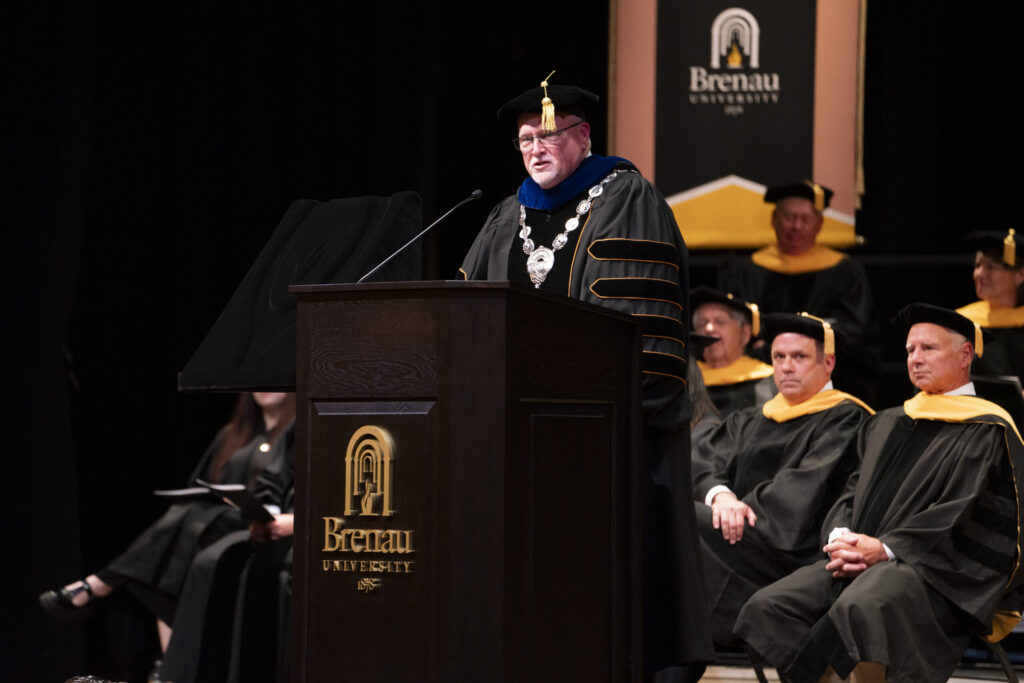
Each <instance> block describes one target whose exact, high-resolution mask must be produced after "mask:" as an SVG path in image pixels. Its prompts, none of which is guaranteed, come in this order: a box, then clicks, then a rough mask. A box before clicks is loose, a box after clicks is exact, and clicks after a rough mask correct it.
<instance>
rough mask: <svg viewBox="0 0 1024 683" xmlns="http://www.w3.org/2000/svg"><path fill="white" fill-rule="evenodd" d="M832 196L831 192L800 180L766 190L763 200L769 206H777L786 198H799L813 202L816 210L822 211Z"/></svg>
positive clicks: (810, 182)
mask: <svg viewBox="0 0 1024 683" xmlns="http://www.w3.org/2000/svg"><path fill="white" fill-rule="evenodd" d="M833 194H835V193H834V192H833V191H832V190H830V189H828V188H827V187H825V186H824V185H819V184H818V183H816V182H814V181H813V180H801V181H800V182H798V183H787V184H786V185H778V186H776V187H770V188H768V191H767V192H765V193H764V200H765V202H767V203H769V204H778V203H779V202H780V201H782V200H783V199H785V198H787V197H800V198H801V199H808V200H810V201H811V202H813V203H814V208H815V209H816V210H818V211H824V210H825V209H827V208H828V204H829V202H831V201H832V195H833Z"/></svg>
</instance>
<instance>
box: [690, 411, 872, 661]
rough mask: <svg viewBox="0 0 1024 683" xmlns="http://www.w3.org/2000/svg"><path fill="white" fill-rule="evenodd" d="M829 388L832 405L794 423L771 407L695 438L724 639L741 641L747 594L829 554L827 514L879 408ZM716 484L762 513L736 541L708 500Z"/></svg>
mask: <svg viewBox="0 0 1024 683" xmlns="http://www.w3.org/2000/svg"><path fill="white" fill-rule="evenodd" d="M829 395H830V396H831V398H832V400H834V401H835V403H834V404H833V405H832V406H831V407H829V408H825V409H822V410H818V411H816V412H808V413H806V414H803V415H801V416H798V417H793V418H791V419H786V420H781V419H780V418H776V419H770V418H768V417H766V416H765V415H764V412H763V410H764V409H763V408H761V407H753V408H747V409H745V410H741V411H738V412H735V413H733V414H732V415H730V416H729V417H728V418H727V419H726V420H725V422H723V423H722V424H721V425H720V426H719V427H718V428H717V429H716V430H715V431H713V432H712V433H711V434H710V435H709V436H708V437H707V439H706V440H703V441H701V442H697V443H695V444H694V449H693V451H694V452H693V485H694V496H693V497H694V501H695V505H696V509H697V519H698V523H699V526H700V532H701V545H702V550H703V552H704V576H705V579H706V581H707V586H708V591H707V592H708V598H709V600H710V601H711V623H712V627H713V632H714V636H715V642H716V643H718V644H720V645H726V646H730V645H736V644H738V643H737V641H736V640H735V638H734V637H733V636H732V627H733V624H734V623H735V620H736V615H737V614H739V611H740V608H741V607H743V604H744V603H745V602H746V601H747V598H749V597H750V596H751V595H753V594H754V592H755V591H757V590H758V589H760V588H763V587H764V586H767V585H768V584H770V583H772V582H773V581H776V580H778V579H780V578H782V577H783V576H785V575H786V574H788V573H790V572H792V571H793V570H794V569H796V568H798V567H801V566H803V565H807V564H810V563H811V562H813V561H814V560H815V559H817V558H818V557H819V556H820V549H821V547H820V545H819V543H818V535H819V531H820V529H821V524H822V520H823V519H824V517H825V514H826V513H827V512H828V510H829V509H830V508H831V506H832V504H833V503H834V502H835V500H836V498H837V497H838V496H839V494H840V492H841V491H842V490H843V487H844V486H845V484H846V480H847V478H848V477H849V475H850V473H851V472H853V471H854V470H855V469H856V467H857V465H858V461H857V457H856V452H855V449H854V448H853V445H854V442H855V439H856V435H857V431H858V430H859V429H860V426H861V425H862V424H863V423H864V421H865V420H867V418H868V417H869V415H870V413H869V412H868V411H867V410H866V409H865V408H864V407H862V406H861V405H860V404H859V403H858V402H856V400H855V399H852V397H847V395H846V394H843V393H842V392H838V391H836V392H829ZM781 400H782V398H781V397H777V398H775V399H774V401H775V402H779V401H781ZM797 405H798V406H799V404H797ZM715 486H726V487H728V488H729V490H730V491H732V492H733V493H734V494H735V495H736V497H737V498H739V499H740V500H742V501H743V502H745V503H746V504H747V505H749V506H750V507H751V509H752V510H753V511H754V512H755V514H757V522H756V523H755V525H754V526H753V527H747V529H746V530H745V531H744V535H743V539H742V540H741V541H740V542H739V543H737V544H735V545H731V544H730V543H729V542H728V541H726V540H724V539H723V538H722V532H721V531H720V530H718V529H714V528H713V527H712V526H711V508H710V507H708V506H707V505H705V504H704V500H705V497H706V496H707V494H708V492H709V491H710V490H711V489H712V488H713V487H715Z"/></svg>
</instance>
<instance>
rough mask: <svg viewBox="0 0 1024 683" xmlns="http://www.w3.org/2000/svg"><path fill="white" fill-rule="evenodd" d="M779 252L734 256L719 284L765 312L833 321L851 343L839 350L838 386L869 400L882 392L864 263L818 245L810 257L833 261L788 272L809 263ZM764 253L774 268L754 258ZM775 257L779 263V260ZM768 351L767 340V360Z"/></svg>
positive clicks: (768, 250)
mask: <svg viewBox="0 0 1024 683" xmlns="http://www.w3.org/2000/svg"><path fill="white" fill-rule="evenodd" d="M777 252H778V249H777V247H775V246H771V247H766V248H765V249H762V250H760V251H758V252H755V254H754V255H753V257H752V258H743V259H733V260H732V261H731V262H730V263H729V264H728V266H727V267H726V268H725V269H724V270H723V271H722V273H721V275H720V282H719V288H720V289H721V290H722V291H726V292H732V293H733V294H735V295H736V296H738V297H740V298H742V299H745V300H747V301H753V302H755V303H757V305H758V307H759V308H760V310H761V311H762V312H764V313H800V312H804V311H806V312H807V313H810V314H811V315H815V316H818V317H819V318H825V319H827V320H829V321H831V322H833V323H835V324H836V325H837V326H838V327H839V329H840V330H841V331H842V332H843V334H844V335H845V336H846V340H847V343H846V344H845V345H844V346H843V348H842V349H840V350H839V352H837V354H836V370H835V372H834V373H833V374H832V381H833V382H834V383H835V386H836V388H837V389H841V390H843V391H847V392H849V393H851V394H853V395H854V396H858V397H860V398H862V399H864V400H865V401H867V402H868V403H871V402H872V401H874V399H875V397H876V396H877V395H878V377H879V361H880V358H881V343H880V339H881V337H880V332H879V329H878V321H877V319H876V313H875V304H874V300H873V299H872V296H871V289H870V287H869V286H868V280H867V276H866V275H865V274H864V268H863V267H862V266H861V265H860V264H859V263H857V262H856V261H853V260H852V259H850V258H849V257H847V256H845V255H843V254H840V253H839V252H835V251H833V250H831V249H827V248H825V247H815V249H814V252H813V253H812V255H810V256H808V257H807V259H808V263H815V262H821V263H833V265H829V266H827V267H816V268H814V269H812V270H806V271H803V272H789V271H790V270H802V268H804V267H808V268H810V267H811V266H810V265H807V266H804V265H802V264H803V260H802V257H795V260H794V259H793V258H792V257H791V258H789V259H785V260H782V259H779V258H778V255H777ZM761 254H767V255H768V258H765V259H758V260H760V261H761V262H762V263H768V264H770V265H771V266H772V267H771V268H768V267H763V266H761V265H758V264H757V263H755V261H754V260H753V259H754V258H757V257H758V256H759V255H761ZM830 257H831V258H830ZM812 259H813V260H812ZM776 261H779V263H780V264H779V265H775V264H776ZM794 262H795V263H797V265H796V266H793V265H792V264H793V263H794ZM769 351H770V349H769V348H768V347H767V346H766V347H764V348H763V349H761V350H760V353H761V354H762V356H761V360H765V361H768V360H769V356H768V354H769Z"/></svg>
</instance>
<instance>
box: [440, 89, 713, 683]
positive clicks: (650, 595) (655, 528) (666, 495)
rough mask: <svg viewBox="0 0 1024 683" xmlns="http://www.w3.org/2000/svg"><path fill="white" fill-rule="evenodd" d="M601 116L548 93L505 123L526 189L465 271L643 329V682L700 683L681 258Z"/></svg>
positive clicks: (704, 640)
mask: <svg viewBox="0 0 1024 683" xmlns="http://www.w3.org/2000/svg"><path fill="white" fill-rule="evenodd" d="M550 77H551V76H550V75H549V76H548V78H550ZM597 103H598V97H597V95H595V94H593V93H591V92H588V91H586V90H583V89H582V88H577V87H574V86H569V85H557V84H555V85H549V84H548V82H547V80H545V81H543V82H541V86H540V87H539V88H533V89H532V90H528V91H526V92H524V93H522V94H521V95H519V96H517V97H515V98H513V99H512V100H510V101H508V102H507V103H505V105H504V106H502V107H501V109H499V110H498V120H499V121H500V122H502V123H507V124H511V125H512V126H514V127H515V130H516V131H517V136H516V138H514V139H513V140H512V144H513V146H514V147H515V148H516V149H517V150H518V151H519V153H520V154H521V155H522V158H523V165H524V166H525V167H526V172H527V174H528V177H527V178H526V179H525V180H524V181H523V183H522V185H520V187H519V190H518V192H517V193H516V194H515V195H513V196H510V197H507V198H505V199H504V200H503V201H502V202H501V203H499V204H498V205H497V206H496V207H494V210H493V211H491V214H490V216H489V217H488V218H487V222H486V223H485V224H484V227H483V229H482V230H481V231H480V234H479V235H478V236H477V238H476V240H475V241H474V243H473V245H472V247H470V250H469V253H468V254H467V255H466V258H465V260H464V261H463V264H462V268H460V271H461V274H462V276H463V277H464V278H465V279H467V280H510V281H512V282H518V283H522V284H526V285H531V286H533V287H535V288H537V289H542V290H545V291H549V292H559V293H562V294H565V295H567V296H569V297H572V298H574V299H580V300H582V301H589V302H591V303H594V304H598V305H600V306H605V307H608V308H612V309H614V310H617V311H621V312H624V313H628V314H630V315H633V316H635V317H636V319H637V321H638V323H639V324H640V328H641V330H642V333H643V356H642V361H641V367H642V373H643V374H642V377H641V386H642V392H643V414H644V459H645V463H644V464H645V471H646V473H647V477H648V478H647V480H646V481H645V492H644V496H645V509H644V539H643V565H644V569H643V581H644V596H643V610H644V616H643V630H644V678H645V680H656V681H659V682H660V681H668V680H688V679H689V677H691V676H692V680H697V679H698V678H699V677H700V674H701V673H702V671H703V668H704V667H703V663H704V662H707V661H710V660H711V659H712V657H713V651H712V648H711V640H710V634H709V627H708V618H707V607H706V602H705V598H704V594H703V589H702V586H703V585H704V582H703V576H702V570H701V565H700V554H699V552H700V551H699V547H698V545H697V542H696V535H695V520H694V510H693V504H692V497H691V486H690V463H689V452H690V449H689V438H690V437H689V418H690V411H691V406H690V399H689V397H688V395H687V392H686V381H685V377H686V358H687V348H686V345H687V343H688V331H687V329H688V328H687V326H686V325H685V324H684V323H683V321H684V320H686V318H687V317H688V316H689V311H685V310H684V308H685V307H686V306H687V270H686V245H685V244H684V243H683V239H682V236H681V235H680V233H679V229H678V227H677V226H676V222H675V219H674V217H673V215H672V211H671V209H670V208H669V206H668V204H666V203H665V200H664V198H663V197H662V196H661V194H660V193H659V192H658V191H657V190H656V189H655V188H654V186H653V185H651V184H650V183H649V182H648V181H647V180H645V179H644V178H643V176H641V175H640V172H639V171H638V170H637V168H636V167H635V166H634V165H633V164H632V163H630V162H629V161H627V160H625V159H621V158H618V157H611V156H607V157H605V156H599V155H597V154H593V153H592V152H591V140H590V124H589V123H588V122H587V114H588V112H589V111H593V109H594V108H595V107H596V106H597ZM565 352H566V353H567V354H571V353H572V349H571V348H570V349H566V350H565ZM686 664H693V665H694V666H690V667H686V666H684V665H686ZM658 672H661V673H660V674H659V673H658Z"/></svg>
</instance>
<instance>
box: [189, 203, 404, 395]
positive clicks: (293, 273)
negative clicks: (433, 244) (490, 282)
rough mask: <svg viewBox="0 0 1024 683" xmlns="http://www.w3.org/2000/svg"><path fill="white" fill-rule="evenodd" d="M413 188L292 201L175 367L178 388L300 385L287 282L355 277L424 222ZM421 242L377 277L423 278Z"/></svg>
mask: <svg viewBox="0 0 1024 683" xmlns="http://www.w3.org/2000/svg"><path fill="white" fill-rule="evenodd" d="M421 222H422V205H421V201H420V198H419V195H417V194H416V193H415V192H399V193H397V194H394V195H392V196H390V197H356V198H351V199H332V200H330V201H327V202H318V201H315V200H312V199H300V200H298V201H296V202H294V203H292V205H291V206H290V207H289V208H288V211H287V213H285V215H284V217H283V218H282V219H281V222H280V223H279V224H278V226H277V228H276V229H275V230H274V233H273V234H272V235H271V237H270V240H269V241H268V242H267V244H266V246H264V247H263V250H262V251H261V252H260V255H259V257H258V258H257V259H256V262H255V263H254V264H253V265H252V268H250V269H249V272H248V273H247V274H246V276H245V278H244V279H243V280H242V283H241V284H240V285H239V286H238V289H237V290H236V291H235V293H234V296H232V297H231V300H230V301H229V302H228V304H227V306H226V307H225V308H224V311H223V312H222V313H221V314H220V317H219V318H217V322H215V323H214V325H213V327H212V328H211V329H210V331H209V333H208V334H207V335H206V339H204V340H203V343H202V344H200V345H199V348H198V349H196V352H195V353H194V354H193V355H192V358H191V359H190V360H189V362H188V364H187V365H186V366H185V369H184V370H182V371H181V372H180V373H179V374H178V389H179V391H238V390H258V389H277V390H292V389H293V388H294V387H295V309H296V303H295V298H294V296H293V295H292V294H290V293H289V292H288V286H289V285H298V284H328V283H335V282H355V281H356V280H358V279H359V278H360V277H361V276H362V275H363V274H364V273H366V272H367V271H369V270H370V269H371V268H373V267H374V266H376V265H377V264H378V263H380V262H381V261H383V260H384V259H385V258H387V257H388V256H389V255H390V254H392V253H393V252H394V251H395V250H396V249H398V248H399V247H400V246H402V245H403V244H405V243H406V242H407V241H408V240H409V239H410V238H412V237H413V236H414V235H415V234H416V233H417V231H418V230H419V229H420V224H421ZM420 251H421V250H420V245H419V243H416V244H414V245H413V246H412V247H410V248H409V249H406V250H405V251H403V252H402V253H401V254H400V255H399V256H398V257H396V258H394V259H392V260H391V262H389V263H388V264H387V265H386V266H385V267H384V268H382V269H381V270H380V271H378V272H377V273H375V274H374V276H373V277H372V278H371V280H372V281H376V282H385V281H393V280H419V279H420V278H421V271H422V266H421V256H420Z"/></svg>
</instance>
